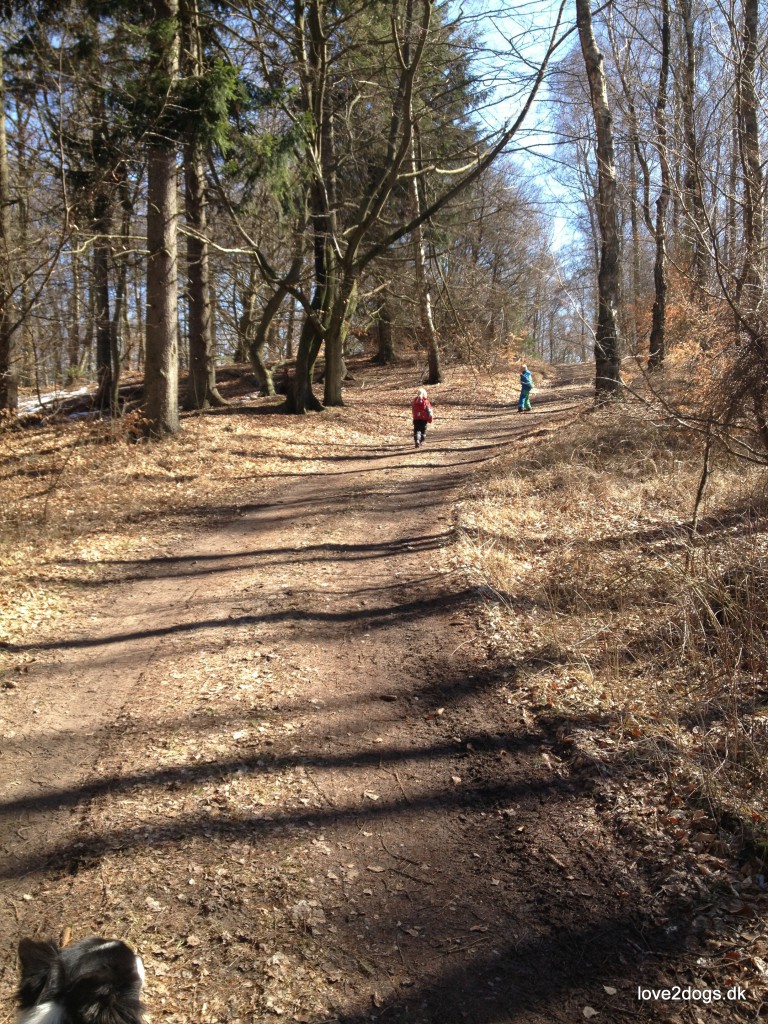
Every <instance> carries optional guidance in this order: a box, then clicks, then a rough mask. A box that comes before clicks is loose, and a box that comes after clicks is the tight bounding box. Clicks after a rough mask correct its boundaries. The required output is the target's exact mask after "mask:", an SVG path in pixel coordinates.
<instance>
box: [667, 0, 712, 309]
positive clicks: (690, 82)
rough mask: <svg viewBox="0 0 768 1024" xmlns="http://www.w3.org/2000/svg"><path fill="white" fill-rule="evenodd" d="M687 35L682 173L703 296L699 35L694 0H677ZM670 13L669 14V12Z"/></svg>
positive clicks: (695, 277)
mask: <svg viewBox="0 0 768 1024" xmlns="http://www.w3.org/2000/svg"><path fill="white" fill-rule="evenodd" d="M678 2H679V12H680V18H681V20H682V23H683V34H684V36H685V55H684V59H683V88H682V96H681V99H682V108H683V109H682V114H683V141H684V147H685V174H684V177H683V208H684V210H685V214H686V217H687V219H688V224H689V230H690V239H691V277H692V283H693V291H694V294H695V295H696V296H697V297H698V298H699V300H701V299H703V288H704V283H705V278H706V272H707V246H706V243H705V238H706V232H707V218H706V211H705V209H704V198H703V196H702V193H701V176H700V172H701V153H700V146H699V140H698V138H697V134H696V116H695V104H696V39H695V36H694V13H693V0H678ZM666 16H667V17H668V14H667V15H666Z"/></svg>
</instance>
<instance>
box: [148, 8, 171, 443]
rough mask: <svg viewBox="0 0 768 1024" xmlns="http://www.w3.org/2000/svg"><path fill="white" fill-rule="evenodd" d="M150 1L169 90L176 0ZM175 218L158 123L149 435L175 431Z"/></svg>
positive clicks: (152, 198) (151, 180) (152, 184)
mask: <svg viewBox="0 0 768 1024" xmlns="http://www.w3.org/2000/svg"><path fill="white" fill-rule="evenodd" d="M153 4H154V22H153V24H152V26H151V32H150V45H151V47H152V65H153V67H152V71H153V72H154V74H153V75H152V77H153V79H154V82H155V86H156V88H162V89H164V92H165V95H166V96H167V95H168V94H169V93H170V92H171V90H172V89H173V87H174V84H175V81H176V78H177V75H178V69H179V35H178V10H179V9H178V0H153ZM169 26H171V28H170V31H169ZM160 116H161V115H160ZM177 218H178V199H177V193H176V146H175V144H174V143H173V142H171V141H169V140H168V138H167V137H164V132H163V131H162V128H161V127H160V126H158V127H157V129H156V131H155V134H154V135H153V137H152V139H151V141H150V144H149V152H148V157H147V249H148V259H147V287H146V317H147V320H146V325H147V330H146V353H145V378H144V402H145V415H146V419H147V430H148V433H149V434H150V435H151V436H153V437H162V436H164V435H167V434H176V433H178V431H179V393H178V392H179V333H178V332H179V325H178V283H177V262H178V261H177V243H176V228H177Z"/></svg>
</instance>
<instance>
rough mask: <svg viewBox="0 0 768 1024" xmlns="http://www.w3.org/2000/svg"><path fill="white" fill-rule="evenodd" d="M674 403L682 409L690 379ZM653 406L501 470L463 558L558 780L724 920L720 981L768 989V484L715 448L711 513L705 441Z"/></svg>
mask: <svg viewBox="0 0 768 1024" xmlns="http://www.w3.org/2000/svg"><path fill="white" fill-rule="evenodd" d="M666 387H667V389H668V390H667V397H668V398H669V397H672V398H675V397H677V398H678V400H679V403H678V407H679V405H680V403H681V402H682V399H681V398H680V396H681V395H684V394H685V385H684V376H683V375H682V374H681V375H680V376H678V377H677V378H675V376H674V374H673V375H671V377H670V378H669V379H668V381H667V385H666ZM639 390H640V393H638V394H637V395H635V396H634V397H631V396H630V397H628V398H627V400H626V401H625V402H624V403H622V405H621V406H620V407H619V408H608V409H602V410H600V409H597V410H596V409H594V408H591V407H590V408H588V409H584V410H583V411H582V413H581V414H580V415H579V416H578V417H577V418H576V419H574V420H573V421H572V422H571V423H570V424H569V425H568V426H567V427H566V428H564V429H560V430H558V431H557V432H555V433H552V434H550V435H549V436H547V437H546V438H542V437H540V436H536V434H534V436H532V437H529V438H528V439H526V440H523V441H522V443H521V444H520V446H519V447H516V450H515V452H514V453H513V454H510V455H509V456H505V457H503V458H502V459H500V460H498V461H497V462H496V463H495V464H494V465H493V467H492V469H490V470H488V471H486V472H485V473H484V474H483V476H482V478H480V479H478V480H477V481H476V484H475V486H474V488H473V490H472V492H471V494H469V495H468V496H467V499H466V500H465V502H464V503H463V505H462V508H461V513H460V518H459V525H460V531H461V534H462V541H461V550H460V558H461V561H462V562H463V564H464V566H465V567H466V569H467V571H468V572H469V573H470V574H471V575H472V576H473V578H474V579H475V581H476V583H477V584H478V586H480V587H482V588H483V589H484V591H485V593H486V594H487V597H488V605H487V618H486V626H485V631H486V639H487V642H488V645H489V648H491V649H492V650H493V652H494V656H495V657H497V658H504V659H507V660H508V661H509V662H510V663H512V664H513V665H514V666H515V673H514V681H513V682H511V683H510V699H511V700H519V699H521V698H522V699H523V700H524V701H525V702H526V703H527V705H528V708H529V713H530V714H531V715H532V716H533V717H534V718H535V719H536V720H537V722H538V723H539V724H545V726H546V727H547V728H548V730H549V733H550V736H551V739H552V747H551V752H550V753H549V754H548V755H547V756H548V757H549V758H550V759H551V762H552V764H553V770H559V771H572V772H576V773H586V774H590V773H591V774H592V775H593V776H594V778H595V780H596V784H597V797H596V798H597V800H598V802H599V803H600V805H601V809H602V811H603V812H604V813H605V814H607V815H610V816H611V817H612V818H613V821H614V824H615V827H616V829H617V831H618V832H619V833H620V834H621V835H622V836H623V837H624V839H625V840H626V841H627V842H629V843H630V844H632V845H633V846H634V849H635V854H636V859H637V864H638V866H639V867H642V868H643V870H645V871H647V872H649V873H650V874H651V875H652V876H655V877H656V879H657V881H658V887H659V893H660V895H661V894H666V895H676V896H679V897H680V899H681V900H684V899H688V900H693V901H694V902H699V903H700V904H701V906H702V913H703V914H704V915H705V917H706V915H707V914H709V915H710V917H711V918H712V920H710V921H708V922H702V927H703V929H704V933H705V934H709V935H710V943H711V945H712V947H713V960H712V963H711V964H710V966H712V967H714V963H715V961H719V963H718V965H717V969H716V970H714V971H713V974H712V976H713V977H720V978H722V977H723V969H725V973H726V975H730V976H731V977H732V978H733V979H736V980H738V979H739V978H742V979H744V978H745V977H749V978H761V977H763V976H764V975H765V973H766V971H768V943H767V942H766V933H765V929H764V927H762V926H758V925H757V917H758V911H757V909H756V907H755V905H754V904H753V902H752V901H753V898H755V899H757V901H758V902H759V901H761V900H762V897H763V896H764V895H765V892H766V874H767V872H766V865H767V864H768V818H767V817H766V810H765V809H766V806H768V800H767V799H766V798H767V797H768V777H767V776H766V773H765V764H766V757H768V685H767V684H766V668H768V635H767V634H766V620H767V619H768V561H767V556H768V534H766V519H765V515H766V511H767V510H768V490H767V489H766V479H765V468H764V467H763V466H759V465H749V464H748V463H745V462H744V461H742V460H739V459H736V458H734V457H733V456H732V455H729V454H728V453H727V452H725V451H724V450H723V449H722V447H721V448H719V449H713V452H712V456H711V460H710V465H709V473H708V475H707V478H706V482H705V486H704V489H703V500H702V502H701V503H700V507H699V508H698V509H696V507H695V506H696V495H697V492H698V490H699V487H700V484H701V482H702V469H703V449H704V444H705V438H704V436H703V434H702V433H701V432H699V431H697V430H691V429H689V428H688V427H686V426H684V425H681V422H680V420H679V419H677V418H675V417H673V416H670V415H667V414H665V413H664V411H663V408H660V407H659V405H658V404H657V403H655V402H653V401H651V402H650V403H649V401H648V398H649V397H650V396H649V395H648V392H647V391H646V390H645V389H644V388H643V386H642V385H641V387H640V389H639ZM667 407H668V408H669V406H667ZM716 897H719V898H716ZM723 898H725V902H723ZM723 915H724V916H725V917H726V918H728V917H729V918H730V927H729V928H726V929H723V927H722V924H723V922H722V917H723ZM739 917H741V918H742V921H741V923H738V922H739ZM718 918H720V920H719V921H718V920H717V919H718ZM734 922H737V924H736V925H735V926H734ZM726 931H730V938H729V939H728V940H727V941H724V940H723V935H724V933H725V932H726ZM706 974H707V970H706V966H705V965H704V964H703V963H702V976H706Z"/></svg>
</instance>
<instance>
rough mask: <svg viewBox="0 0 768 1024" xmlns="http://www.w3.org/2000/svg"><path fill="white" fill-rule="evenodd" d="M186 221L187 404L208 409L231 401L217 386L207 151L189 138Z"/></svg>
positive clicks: (185, 179) (186, 152)
mask: <svg viewBox="0 0 768 1024" xmlns="http://www.w3.org/2000/svg"><path fill="white" fill-rule="evenodd" d="M184 182H185V196H186V221H187V224H188V226H189V227H190V228H192V230H193V231H194V232H195V234H194V235H187V300H188V305H187V323H188V325H189V388H188V392H187V396H186V402H185V406H186V408H188V409H208V408H210V407H211V406H223V405H226V404H227V403H226V402H225V401H224V399H223V398H222V397H221V395H220V394H219V391H218V388H217V386H216V360H215V358H214V348H213V317H212V311H211V294H210V263H209V258H208V242H207V241H206V240H205V233H206V230H207V226H208V225H207V215H206V199H205V171H204V168H203V151H202V147H201V146H200V145H199V144H198V143H197V142H194V141H193V142H189V143H187V145H186V147H185V152H184Z"/></svg>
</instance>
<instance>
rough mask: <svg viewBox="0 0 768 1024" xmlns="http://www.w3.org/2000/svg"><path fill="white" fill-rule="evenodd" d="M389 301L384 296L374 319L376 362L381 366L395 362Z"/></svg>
mask: <svg viewBox="0 0 768 1024" xmlns="http://www.w3.org/2000/svg"><path fill="white" fill-rule="evenodd" d="M389 303H390V300H389V298H388V297H385V299H384V302H383V303H382V304H381V308H380V309H379V315H378V318H377V320H376V337H377V340H378V343H379V344H378V352H377V353H376V362H377V363H381V365H382V366H388V365H391V364H392V363H395V362H397V356H396V354H395V346H394V344H393V341H392V310H391V309H390V304H389Z"/></svg>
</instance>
